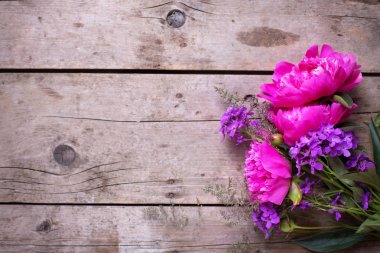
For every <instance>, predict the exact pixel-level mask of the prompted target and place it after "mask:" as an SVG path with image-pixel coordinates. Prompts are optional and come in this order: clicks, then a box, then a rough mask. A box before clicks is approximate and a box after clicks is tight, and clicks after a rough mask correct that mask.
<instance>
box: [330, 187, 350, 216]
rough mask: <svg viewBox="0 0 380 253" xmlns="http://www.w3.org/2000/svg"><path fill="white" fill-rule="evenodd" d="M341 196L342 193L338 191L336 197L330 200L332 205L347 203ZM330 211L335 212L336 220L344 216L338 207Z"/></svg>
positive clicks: (340, 205) (339, 205)
mask: <svg viewBox="0 0 380 253" xmlns="http://www.w3.org/2000/svg"><path fill="white" fill-rule="evenodd" d="M341 196H342V193H338V194H337V195H335V197H334V198H333V199H332V200H331V201H330V202H329V203H330V205H332V206H336V207H343V206H344V205H345V204H346V203H345V202H344V201H343V200H341V199H340V198H341ZM328 213H330V214H335V220H336V221H339V220H340V218H341V217H342V212H341V211H338V210H337V209H334V208H333V209H330V210H328Z"/></svg>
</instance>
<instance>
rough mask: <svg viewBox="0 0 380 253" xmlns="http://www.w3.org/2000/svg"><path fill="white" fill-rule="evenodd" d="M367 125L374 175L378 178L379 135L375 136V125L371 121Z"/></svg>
mask: <svg viewBox="0 0 380 253" xmlns="http://www.w3.org/2000/svg"><path fill="white" fill-rule="evenodd" d="M376 118H377V117H376ZM368 125H369V131H370V132H371V140H372V148H373V158H374V160H375V166H376V173H377V175H378V176H380V140H379V135H378V134H377V130H376V127H375V123H374V122H373V120H372V119H371V121H370V122H369V124H368Z"/></svg>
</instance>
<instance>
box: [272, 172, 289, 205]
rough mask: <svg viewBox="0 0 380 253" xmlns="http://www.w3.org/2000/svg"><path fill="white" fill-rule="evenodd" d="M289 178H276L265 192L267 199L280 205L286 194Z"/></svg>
mask: <svg viewBox="0 0 380 253" xmlns="http://www.w3.org/2000/svg"><path fill="white" fill-rule="evenodd" d="M289 187H290V178H281V177H279V178H276V179H275V180H274V182H273V184H272V190H271V191H270V192H268V193H267V196H268V198H267V200H268V201H269V202H272V203H274V204H276V205H281V204H282V201H283V200H284V199H285V197H286V195H287V194H288V191H289Z"/></svg>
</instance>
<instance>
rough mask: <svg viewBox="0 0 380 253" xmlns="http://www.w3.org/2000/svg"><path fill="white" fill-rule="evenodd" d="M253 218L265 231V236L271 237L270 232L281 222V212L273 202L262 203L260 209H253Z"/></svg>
mask: <svg viewBox="0 0 380 253" xmlns="http://www.w3.org/2000/svg"><path fill="white" fill-rule="evenodd" d="M252 220H253V222H254V223H255V224H256V225H257V227H258V228H259V229H260V230H261V231H263V232H264V233H265V238H269V236H270V232H271V231H272V230H273V229H275V228H278V224H279V223H280V217H279V214H278V213H277V211H276V209H275V208H274V205H273V204H272V203H263V204H260V205H259V207H258V209H256V210H254V211H253V214H252Z"/></svg>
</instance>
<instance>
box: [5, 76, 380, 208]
mask: <svg viewBox="0 0 380 253" xmlns="http://www.w3.org/2000/svg"><path fill="white" fill-rule="evenodd" d="M267 79H270V76H209V75H94V74H1V75H0V81H1V82H0V83H1V86H0V92H1V95H0V108H1V112H2V113H1V115H0V138H1V140H2V143H3V144H2V145H1V146H0V180H1V187H0V202H32V203H137V204H139V203H140V204H141V203H155V204H161V203H177V204H184V203H187V204H197V203H219V202H218V200H217V199H216V198H214V197H213V196H211V195H210V194H209V193H205V192H204V190H203V189H204V188H205V187H207V186H210V185H215V184H223V185H227V184H228V179H229V178H231V179H232V180H233V182H234V183H235V189H236V190H237V191H239V190H242V189H244V188H243V187H244V185H243V183H242V165H243V162H244V156H243V152H244V147H241V148H236V146H235V144H233V143H230V142H228V141H226V142H225V143H223V144H221V135H220V134H219V132H218V127H219V122H217V121H216V120H217V119H218V118H219V117H220V114H221V113H222V112H223V110H224V109H225V107H224V105H223V104H222V103H221V100H220V99H219V98H218V95H217V94H216V93H215V92H214V91H213V86H214V85H215V84H216V85H220V86H222V87H226V88H229V89H231V90H243V91H246V92H247V94H251V93H252V92H253V93H256V92H257V85H255V84H256V83H261V82H264V81H265V80H267ZM378 80H379V78H378V77H366V78H365V81H364V82H363V85H362V87H361V89H360V90H359V89H357V90H356V93H355V92H354V93H353V94H354V95H355V94H356V95H355V96H354V97H357V96H359V97H360V98H363V101H360V103H361V104H362V105H363V107H362V108H364V109H363V111H372V112H379V111H380V108H379V104H378V103H379V102H378V101H377V100H376V99H375V97H376V96H377V93H378V92H377V91H378V89H379V82H378ZM133 87H135V89H133ZM364 97H369V99H368V101H366V100H365V99H364ZM371 101H373V102H372V103H371ZM352 117H353V118H354V119H356V120H357V121H359V122H366V121H368V120H369V117H370V115H369V114H368V113H361V114H356V115H353V116H352ZM358 134H359V136H360V138H361V141H362V143H363V144H364V145H366V146H367V147H368V146H369V145H368V143H369V136H368V131H367V130H366V129H362V130H361V131H359V132H358ZM60 144H67V145H69V146H71V147H72V148H73V149H74V150H75V152H76V154H77V157H76V159H75V161H74V163H73V164H71V165H70V166H62V165H59V164H58V163H57V162H56V161H55V160H54V158H53V151H54V149H55V148H56V147H57V146H58V145H60Z"/></svg>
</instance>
